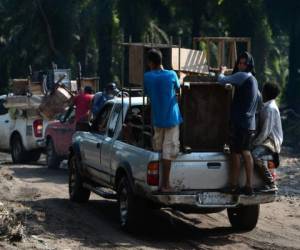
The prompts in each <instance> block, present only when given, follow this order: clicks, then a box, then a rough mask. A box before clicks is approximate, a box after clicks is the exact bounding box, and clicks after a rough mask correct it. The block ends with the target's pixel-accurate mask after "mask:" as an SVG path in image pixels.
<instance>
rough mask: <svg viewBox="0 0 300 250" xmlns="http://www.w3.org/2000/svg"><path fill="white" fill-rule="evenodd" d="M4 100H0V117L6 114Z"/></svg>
mask: <svg viewBox="0 0 300 250" xmlns="http://www.w3.org/2000/svg"><path fill="white" fill-rule="evenodd" d="M4 102H5V100H3V99H0V115H5V114H7V112H8V109H7V108H5V107H4V105H3V104H4Z"/></svg>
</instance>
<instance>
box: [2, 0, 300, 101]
mask: <svg viewBox="0 0 300 250" xmlns="http://www.w3.org/2000/svg"><path fill="white" fill-rule="evenodd" d="M297 2H299V1H297V0H294V1H288V2H286V3H283V2H282V1H280V0H253V1H250V0H245V1H240V0H209V1H208V0H186V1H182V0H96V1H92V0H64V1H60V0H1V1H0V91H2V92H3V91H5V90H7V88H6V86H7V82H8V79H9V78H15V77H25V76H26V75H27V74H28V66H29V65H32V66H33V69H48V68H50V67H51V63H52V62H55V63H57V64H58V67H68V68H71V69H72V72H73V77H75V76H76V65H77V62H79V61H80V62H81V65H82V70H83V75H86V76H92V75H99V76H100V79H101V83H102V84H106V83H107V82H108V81H112V80H114V81H118V82H119V80H120V72H121V62H122V50H121V48H120V46H118V43H119V42H120V41H121V40H123V39H125V41H128V40H129V37H131V38H132V41H134V42H141V41H153V42H159V43H169V42H170V39H171V38H172V40H173V43H177V42H178V40H179V37H180V38H181V41H182V45H183V46H185V47H191V46H192V37H194V36H240V37H241V36H247V37H251V38H252V52H253V54H254V57H255V61H256V69H257V73H258V78H259V80H260V83H264V82H266V81H275V82H278V83H279V84H280V86H281V87H282V89H285V87H286V82H287V80H288V79H289V80H290V82H291V79H292V80H293V79H295V78H293V77H289V70H288V67H289V65H291V63H289V61H288V60H289V57H288V54H289V53H290V54H291V52H289V41H290V37H295V38H297V37H298V36H295V34H294V33H293V34H294V36H292V33H291V27H292V25H291V24H292V23H293V22H291V21H290V19H291V18H288V17H290V14H289V13H291V12H293V10H294V9H295V8H294V7H295V6H296V5H295V4H296V3H297ZM296 7H297V6H296ZM298 19H299V18H298ZM298 30H300V29H298ZM294 40H295V39H294ZM294 40H293V41H294ZM295 41H298V40H295ZM293 44H294V47H295V46H296V47H297V46H299V45H297V44H299V43H295V42H294V43H293ZM296 52H297V50H296ZM298 57H299V56H298ZM290 60H291V59H290ZM293 60H296V59H293ZM290 62H291V61H290ZM295 65H297V64H295ZM125 66H126V65H125ZM295 67H296V66H295ZM295 67H294V68H291V66H290V70H294V69H295ZM293 81H294V80H293ZM296 82H297V81H296ZM290 85H291V86H292V88H290V87H289V86H288V87H287V88H286V89H287V90H288V91H290V92H294V93H295V95H296V97H297V96H299V93H298V92H297V91H296V92H295V91H294V90H295V87H293V86H295V84H290ZM299 85H300V84H299ZM296 86H297V85H296ZM288 96H289V95H283V96H282V97H281V99H282V100H288V98H290V97H288ZM292 98H295V97H294V96H293V97H292ZM298 99H300V98H298ZM299 106H300V105H299Z"/></svg>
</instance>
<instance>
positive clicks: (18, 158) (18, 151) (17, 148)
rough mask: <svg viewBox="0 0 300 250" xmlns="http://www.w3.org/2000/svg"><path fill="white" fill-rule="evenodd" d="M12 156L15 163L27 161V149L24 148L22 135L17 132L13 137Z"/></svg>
mask: <svg viewBox="0 0 300 250" xmlns="http://www.w3.org/2000/svg"><path fill="white" fill-rule="evenodd" d="M10 147H11V157H12V161H13V163H25V162H26V150H25V149H24V146H23V143H22V139H21V137H20V135H18V134H15V135H13V137H12V139H11V146H10Z"/></svg>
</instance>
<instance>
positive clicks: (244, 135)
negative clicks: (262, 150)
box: [230, 128, 255, 154]
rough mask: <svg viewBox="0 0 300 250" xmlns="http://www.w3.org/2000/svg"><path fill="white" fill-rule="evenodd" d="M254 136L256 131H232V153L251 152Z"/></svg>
mask: <svg viewBox="0 0 300 250" xmlns="http://www.w3.org/2000/svg"><path fill="white" fill-rule="evenodd" d="M254 135H255V131H254V130H248V129H244V128H234V129H232V131H231V138H230V150H231V152H233V153H238V154H241V153H242V151H250V150H251V148H252V141H253V138H254Z"/></svg>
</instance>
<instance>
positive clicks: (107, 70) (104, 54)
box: [97, 0, 114, 89]
mask: <svg viewBox="0 0 300 250" xmlns="http://www.w3.org/2000/svg"><path fill="white" fill-rule="evenodd" d="M113 2H114V1H112V0H98V25H97V28H98V48H99V63H98V72H99V77H100V86H99V89H103V87H104V86H105V85H106V84H107V83H109V82H111V81H112V72H111V66H112V43H113V41H112V29H113V23H112V22H113V16H112V15H113V13H112V12H113V4H114V3H113Z"/></svg>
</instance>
